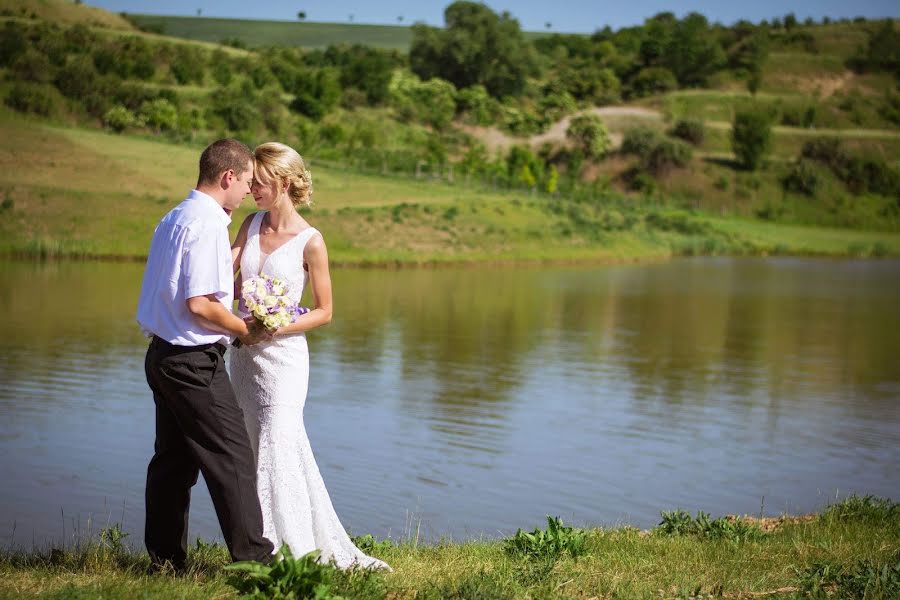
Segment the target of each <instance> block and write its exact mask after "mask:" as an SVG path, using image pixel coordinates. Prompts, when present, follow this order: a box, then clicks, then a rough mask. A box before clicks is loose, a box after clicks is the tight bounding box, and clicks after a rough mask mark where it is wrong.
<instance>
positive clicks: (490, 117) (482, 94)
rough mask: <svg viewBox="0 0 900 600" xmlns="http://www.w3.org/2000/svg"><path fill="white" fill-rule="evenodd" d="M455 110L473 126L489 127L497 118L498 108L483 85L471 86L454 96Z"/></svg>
mask: <svg viewBox="0 0 900 600" xmlns="http://www.w3.org/2000/svg"><path fill="white" fill-rule="evenodd" d="M456 110H457V111H458V112H459V113H461V114H463V115H465V117H466V119H467V120H468V121H469V122H471V123H474V124H475V125H491V124H492V123H493V122H494V121H495V120H496V118H497V114H498V113H499V107H498V105H497V101H496V100H494V99H493V98H491V96H490V95H489V94H488V93H487V90H486V89H485V87H484V86H483V85H473V86H469V87H467V88H463V89H461V90H459V91H458V92H457V94H456Z"/></svg>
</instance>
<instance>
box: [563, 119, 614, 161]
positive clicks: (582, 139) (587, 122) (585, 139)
mask: <svg viewBox="0 0 900 600" xmlns="http://www.w3.org/2000/svg"><path fill="white" fill-rule="evenodd" d="M566 137H567V138H568V139H569V140H571V141H572V142H574V144H575V146H576V147H578V148H579V149H580V150H581V151H582V152H583V153H584V155H585V156H586V157H588V158H603V157H604V156H605V155H606V153H607V152H609V149H610V148H611V147H612V141H610V139H609V132H608V131H607V130H606V126H605V125H604V124H603V121H602V120H601V119H600V117H598V116H597V115H593V114H585V115H578V116H576V117H573V118H572V120H571V122H570V123H569V127H568V129H566Z"/></svg>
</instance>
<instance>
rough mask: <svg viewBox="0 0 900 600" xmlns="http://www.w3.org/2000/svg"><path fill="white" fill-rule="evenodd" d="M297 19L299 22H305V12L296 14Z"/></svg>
mask: <svg viewBox="0 0 900 600" xmlns="http://www.w3.org/2000/svg"><path fill="white" fill-rule="evenodd" d="M297 18H298V19H300V20H301V21H305V20H306V12H304V11H302V10H301V11H300V12H298V13H297Z"/></svg>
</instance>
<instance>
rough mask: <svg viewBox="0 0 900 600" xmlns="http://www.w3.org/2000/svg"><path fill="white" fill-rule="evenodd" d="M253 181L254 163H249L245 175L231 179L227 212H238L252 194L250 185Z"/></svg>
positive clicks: (226, 203)
mask: <svg viewBox="0 0 900 600" xmlns="http://www.w3.org/2000/svg"><path fill="white" fill-rule="evenodd" d="M252 181H253V161H249V160H248V161H247V167H246V168H245V169H244V172H243V173H240V174H235V175H234V176H232V179H231V187H229V188H228V198H227V200H226V201H225V206H224V207H223V208H225V210H228V211H234V210H237V209H238V207H239V206H240V205H241V202H243V201H244V198H246V197H247V195H248V194H249V193H250V183H251V182H252Z"/></svg>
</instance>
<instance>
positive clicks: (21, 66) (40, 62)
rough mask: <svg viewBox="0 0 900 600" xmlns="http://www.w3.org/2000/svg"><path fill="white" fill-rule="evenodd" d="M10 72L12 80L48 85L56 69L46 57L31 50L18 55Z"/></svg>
mask: <svg viewBox="0 0 900 600" xmlns="http://www.w3.org/2000/svg"><path fill="white" fill-rule="evenodd" d="M10 70H11V74H12V78H13V79H15V80H17V81H33V82H35V83H50V82H51V81H53V79H54V73H55V72H56V68H55V67H54V66H53V65H52V64H51V63H50V60H49V59H48V58H47V57H46V56H44V55H43V54H41V53H40V52H38V51H37V50H33V49H31V48H28V49H27V50H25V51H24V52H22V53H21V54H19V55H18V57H17V58H16V59H15V60H14V61H13V63H12V65H11V69H10Z"/></svg>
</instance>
